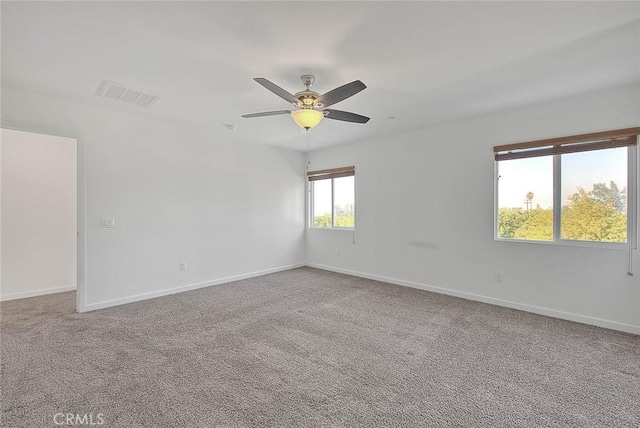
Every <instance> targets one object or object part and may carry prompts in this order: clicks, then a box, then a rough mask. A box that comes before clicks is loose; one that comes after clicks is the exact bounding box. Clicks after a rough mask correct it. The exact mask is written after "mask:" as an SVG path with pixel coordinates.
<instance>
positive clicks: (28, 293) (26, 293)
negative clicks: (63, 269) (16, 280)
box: [0, 284, 76, 302]
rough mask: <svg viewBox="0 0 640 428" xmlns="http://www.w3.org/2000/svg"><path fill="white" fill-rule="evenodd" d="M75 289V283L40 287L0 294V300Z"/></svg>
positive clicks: (4, 300)
mask: <svg viewBox="0 0 640 428" xmlns="http://www.w3.org/2000/svg"><path fill="white" fill-rule="evenodd" d="M75 289H76V286H75V284H73V285H64V286H62V287H52V288H41V289H40V290H32V291H24V292H21V293H11V294H5V295H1V296H0V302H6V301H8V300H17V299H26V298H27V297H36V296H45V295H47V294H54V293H62V292H65V291H73V290H75Z"/></svg>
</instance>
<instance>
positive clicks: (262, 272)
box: [79, 263, 305, 312]
mask: <svg viewBox="0 0 640 428" xmlns="http://www.w3.org/2000/svg"><path fill="white" fill-rule="evenodd" d="M304 265H305V264H304V263H297V264H292V265H287V266H279V267H275V268H271V269H265V270H260V271H256V272H251V273H245V274H241V275H235V276H228V277H225V278H220V279H214V280H211V281H205V282H199V283H196V284H187V285H182V286H180V287H174V288H167V289H165V290H160V291H152V292H150V293H142V294H136V295H134V296H129V297H123V298H121V299H114V300H106V301H104V302H98V303H90V304H86V305H84V306H82V310H80V311H79V312H88V311H95V310H96V309H104V308H109V307H112V306H118V305H124V304H125V303H133V302H139V301H140V300H147V299H153V298H156V297H162V296H168V295H171V294H177V293H182V292H185V291H191V290H197V289H199V288H205V287H211V286H212V285H220V284H226V283H227V282H233V281H240V280H242V279H248V278H253V277H256V276H262V275H267V274H270V273H275V272H282V271H285V270H290V269H295V268H299V267H303V266H304Z"/></svg>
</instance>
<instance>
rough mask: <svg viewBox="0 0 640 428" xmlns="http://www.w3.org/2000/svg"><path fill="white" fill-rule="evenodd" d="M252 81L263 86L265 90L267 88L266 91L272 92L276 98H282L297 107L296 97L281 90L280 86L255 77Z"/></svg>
mask: <svg viewBox="0 0 640 428" xmlns="http://www.w3.org/2000/svg"><path fill="white" fill-rule="evenodd" d="M253 80H255V81H256V82H258V83H259V84H261V85H262V86H264V87H265V88H267V89H268V90H270V91H271V92H273V93H274V94H276V95H277V96H279V97H280V98H282V99H283V100H285V101H289V102H290V103H291V104H293V105H296V106H297V105H298V99H297V98H296V97H294V96H293V95H292V94H290V93H289V92H287V91H285V90H284V89H282V88H281V87H280V86H278V85H276V84H275V83H273V82H270V81H269V80H267V79H265V78H264V77H256V78H255V79H253Z"/></svg>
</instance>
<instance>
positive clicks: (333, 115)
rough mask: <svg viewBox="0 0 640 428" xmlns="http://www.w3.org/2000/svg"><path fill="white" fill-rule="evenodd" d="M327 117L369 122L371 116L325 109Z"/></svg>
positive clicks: (346, 120)
mask: <svg viewBox="0 0 640 428" xmlns="http://www.w3.org/2000/svg"><path fill="white" fill-rule="evenodd" d="M323 112H324V113H325V116H324V117H326V118H327V119H333V120H342V121H344V122H354V123H367V122H368V121H369V118H368V117H366V116H362V115H359V114H355V113H349V112H348V111H342V110H331V109H327V110H323Z"/></svg>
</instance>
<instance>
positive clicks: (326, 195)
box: [307, 166, 356, 229]
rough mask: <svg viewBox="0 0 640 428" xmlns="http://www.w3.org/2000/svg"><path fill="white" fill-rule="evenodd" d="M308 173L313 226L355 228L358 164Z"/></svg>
mask: <svg viewBox="0 0 640 428" xmlns="http://www.w3.org/2000/svg"><path fill="white" fill-rule="evenodd" d="M307 176H308V179H309V191H310V194H311V197H310V198H309V201H310V203H309V206H310V209H309V212H310V214H311V215H310V217H311V218H310V222H309V223H310V225H311V227H314V228H336V229H353V228H355V226H356V223H355V168H354V167H353V166H350V167H344V168H334V169H325V170H321V171H310V172H308V173H307Z"/></svg>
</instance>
